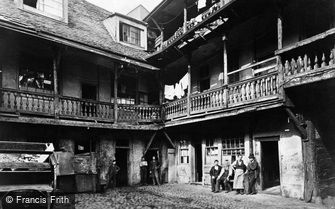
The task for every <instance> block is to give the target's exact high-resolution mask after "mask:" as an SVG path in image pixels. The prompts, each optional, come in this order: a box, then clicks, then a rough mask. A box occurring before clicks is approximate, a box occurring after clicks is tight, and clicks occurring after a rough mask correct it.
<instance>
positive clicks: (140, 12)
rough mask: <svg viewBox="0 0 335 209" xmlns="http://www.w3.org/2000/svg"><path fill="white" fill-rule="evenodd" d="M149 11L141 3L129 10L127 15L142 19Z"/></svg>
mask: <svg viewBox="0 0 335 209" xmlns="http://www.w3.org/2000/svg"><path fill="white" fill-rule="evenodd" d="M149 13H150V12H149V11H148V10H147V9H146V8H145V7H144V6H143V5H142V4H140V5H138V6H137V7H135V8H134V9H132V10H131V11H130V12H128V14H127V16H130V17H133V18H135V19H138V20H143V19H144V18H145V17H146V16H147V15H148V14H149Z"/></svg>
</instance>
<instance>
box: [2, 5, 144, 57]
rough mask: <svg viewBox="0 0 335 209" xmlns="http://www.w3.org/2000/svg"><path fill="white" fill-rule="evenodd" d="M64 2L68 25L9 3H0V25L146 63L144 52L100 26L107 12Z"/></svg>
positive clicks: (98, 8) (107, 14)
mask: <svg viewBox="0 0 335 209" xmlns="http://www.w3.org/2000/svg"><path fill="white" fill-rule="evenodd" d="M68 2H69V7H68V24H66V23H64V22H61V21H57V20H53V19H51V18H48V17H45V16H43V15H39V14H34V13H32V12H27V11H24V10H22V9H19V8H18V7H17V5H16V3H15V2H14V1H13V0H1V1H0V22H5V23H7V24H13V25H16V26H20V27H22V28H24V29H30V30H35V31H36V32H44V33H48V34H50V35H53V36H55V37H58V38H62V39H66V40H70V41H73V42H76V43H80V44H83V45H88V46H90V47H94V48H97V49H101V50H104V51H107V52H110V53H114V54H117V55H119V56H121V57H124V58H126V59H135V60H136V61H140V62H144V63H146V61H145V60H144V58H145V57H146V56H147V55H148V53H146V52H145V51H142V50H139V49H134V48H131V47H128V46H124V45H122V44H120V43H117V42H115V41H113V39H112V37H111V36H110V35H109V33H108V31H107V30H106V29H105V27H104V25H103V20H105V19H106V18H108V17H109V16H111V15H112V13H111V12H108V11H106V10H104V9H102V8H100V7H98V6H95V5H93V4H91V3H89V2H86V1H85V0H69V1H68Z"/></svg>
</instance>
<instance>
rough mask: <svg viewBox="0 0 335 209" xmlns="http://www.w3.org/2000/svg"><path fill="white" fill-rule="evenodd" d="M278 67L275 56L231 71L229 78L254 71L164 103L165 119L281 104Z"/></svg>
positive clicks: (242, 110)
mask: <svg viewBox="0 0 335 209" xmlns="http://www.w3.org/2000/svg"><path fill="white" fill-rule="evenodd" d="M278 69H279V68H278V66H277V57H273V58H270V59H266V60H264V61H261V62H258V63H254V64H252V65H250V66H248V67H243V68H241V69H238V70H235V71H232V72H230V73H228V77H236V75H237V74H239V73H243V71H249V72H250V71H251V72H252V76H251V77H250V78H247V79H244V80H238V81H233V79H232V78H230V80H231V81H230V82H229V83H228V84H227V85H223V86H221V87H218V88H212V89H209V90H206V91H203V92H201V93H194V94H191V95H190V96H189V99H188V98H181V99H179V100H176V101H173V102H169V103H166V104H164V105H163V112H164V114H165V120H167V121H170V120H178V119H184V118H194V117H198V116H206V115H213V114H217V113H223V112H227V113H228V114H234V113H232V112H231V111H235V113H237V112H244V111H249V110H255V109H262V108H266V106H272V105H280V104H281V103H282V101H283V97H282V96H283V94H282V90H281V86H280V82H281V75H280V72H279V71H278ZM238 110H240V111H238ZM229 112H230V113H229Z"/></svg>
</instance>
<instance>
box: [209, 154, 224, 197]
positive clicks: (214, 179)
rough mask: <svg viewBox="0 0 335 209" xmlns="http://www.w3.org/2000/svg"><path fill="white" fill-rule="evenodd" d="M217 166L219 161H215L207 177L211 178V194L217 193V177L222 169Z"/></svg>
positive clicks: (218, 182) (218, 183)
mask: <svg viewBox="0 0 335 209" xmlns="http://www.w3.org/2000/svg"><path fill="white" fill-rule="evenodd" d="M218 164H219V161H218V160H215V161H214V166H213V167H212V168H211V170H210V171H209V175H210V176H211V184H212V192H215V193H217V192H219V185H220V181H219V178H218V177H219V175H220V173H221V169H222V167H221V166H219V165H218Z"/></svg>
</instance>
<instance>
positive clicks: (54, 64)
mask: <svg viewBox="0 0 335 209" xmlns="http://www.w3.org/2000/svg"><path fill="white" fill-rule="evenodd" d="M61 56H62V53H61V50H60V49H59V48H54V56H53V61H52V68H53V69H52V70H53V83H54V89H53V90H54V112H55V117H56V118H58V117H59V110H60V106H59V104H60V103H59V92H58V71H59V66H60V59H61Z"/></svg>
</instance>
